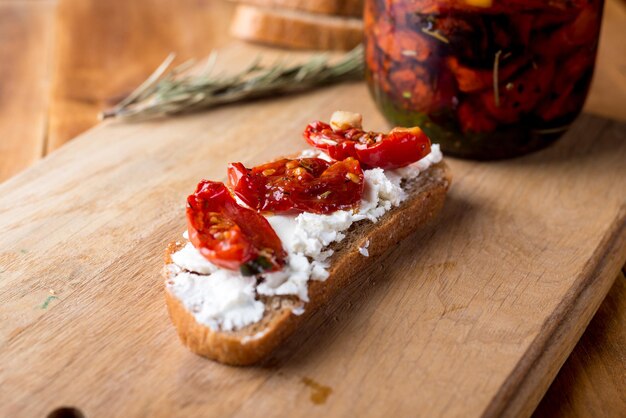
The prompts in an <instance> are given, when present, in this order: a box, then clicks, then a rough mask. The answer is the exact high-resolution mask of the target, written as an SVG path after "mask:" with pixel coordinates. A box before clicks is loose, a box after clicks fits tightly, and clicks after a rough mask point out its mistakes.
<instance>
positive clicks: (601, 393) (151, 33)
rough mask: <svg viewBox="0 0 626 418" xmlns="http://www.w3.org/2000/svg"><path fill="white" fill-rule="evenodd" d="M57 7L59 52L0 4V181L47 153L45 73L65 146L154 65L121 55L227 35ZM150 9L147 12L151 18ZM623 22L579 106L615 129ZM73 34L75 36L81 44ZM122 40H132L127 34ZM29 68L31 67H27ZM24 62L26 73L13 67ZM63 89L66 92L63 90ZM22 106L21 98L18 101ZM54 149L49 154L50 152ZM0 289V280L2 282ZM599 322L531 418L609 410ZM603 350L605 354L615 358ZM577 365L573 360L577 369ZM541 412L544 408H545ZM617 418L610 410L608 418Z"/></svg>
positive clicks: (35, 20)
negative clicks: (52, 61)
mask: <svg viewBox="0 0 626 418" xmlns="http://www.w3.org/2000/svg"><path fill="white" fill-rule="evenodd" d="M58 2H59V3H61V6H62V7H61V8H60V10H64V11H63V12H59V13H57V17H58V19H57V20H58V21H57V22H55V23H56V25H55V26H56V29H57V30H56V32H57V33H58V32H63V33H65V34H66V37H67V38H70V39H69V40H68V39H66V43H65V44H64V45H61V46H62V47H60V46H59V45H58V44H59V42H57V43H56V45H55V43H53V42H52V39H53V37H52V36H50V32H51V29H52V26H53V25H52V24H51V19H52V15H54V12H53V8H54V5H55V3H57V2H55V1H48V0H33V1H29V2H20V1H13V0H0V62H2V63H12V65H15V66H17V67H19V68H20V70H19V71H10V72H9V70H11V69H12V68H11V67H10V66H7V65H4V64H3V65H0V73H1V74H2V77H0V109H1V111H0V127H1V129H0V182H1V181H2V180H3V179H5V178H8V177H10V176H11V175H12V174H14V173H15V172H18V171H20V170H22V169H23V168H25V167H27V166H29V165H30V164H31V163H32V162H33V161H35V160H36V159H38V158H40V157H41V156H42V155H43V153H45V152H46V150H47V148H48V146H47V145H46V142H47V138H48V135H47V133H46V124H47V121H46V119H45V117H44V116H45V112H46V109H45V107H46V106H45V102H46V101H47V96H46V95H45V94H44V93H45V89H46V78H50V69H51V68H52V69H53V70H54V71H53V72H54V73H56V75H55V76H53V77H52V78H53V79H54V80H55V83H59V87H55V91H56V96H55V97H53V98H52V99H51V102H52V107H53V115H52V116H53V119H56V120H57V121H58V122H57V123H51V124H50V125H51V132H52V137H54V138H57V139H55V140H54V141H53V142H54V143H61V142H65V141H67V140H68V139H70V138H71V137H72V136H73V135H74V133H76V132H80V131H82V130H84V129H86V128H87V127H89V126H91V124H93V123H96V117H95V114H96V113H97V111H98V110H100V109H101V106H103V103H107V102H109V103H110V102H113V101H115V100H116V99H117V98H118V97H121V96H122V95H123V94H125V93H126V92H127V90H128V89H129V88H130V87H132V86H133V85H134V83H137V82H139V81H140V80H141V79H142V78H143V77H144V76H145V75H147V73H148V72H149V71H151V70H152V66H151V65H152V64H150V65H147V64H146V65H145V67H144V69H143V70H142V71H145V73H144V74H140V73H139V71H137V72H134V73H132V74H131V72H129V69H128V68H127V67H128V66H127V65H126V64H128V62H127V61H128V56H129V53H128V52H127V51H132V54H134V57H135V58H134V61H136V63H135V64H133V65H132V68H134V69H137V68H138V67H140V66H141V64H140V63H141V62H144V61H145V60H154V61H155V62H158V61H159V60H160V57H157V56H156V55H158V52H156V53H155V52H154V50H155V49H158V46H157V47H155V46H154V39H155V37H156V38H159V39H160V41H161V42H162V43H163V44H171V45H172V49H174V50H177V51H178V52H179V53H181V52H182V53H183V55H184V54H189V55H190V56H191V55H193V56H201V55H203V54H204V51H205V48H211V47H213V46H217V45H220V44H222V43H223V42H224V41H225V38H226V37H225V36H224V35H225V33H226V31H225V30H224V31H223V32H222V31H221V29H220V28H225V27H226V26H227V21H228V15H229V13H230V11H231V10H230V5H228V4H226V3H223V2H221V1H219V0H214V1H210V0H206V2H205V3H206V6H207V7H208V10H209V11H210V13H207V14H206V15H204V14H203V13H202V9H200V8H199V7H198V5H199V4H201V3H202V4H204V3H203V2H195V1H192V0H183V1H179V2H177V7H178V8H177V10H176V11H172V10H171V8H169V9H168V6H167V4H165V5H164V4H160V3H158V2H156V1H155V0H152V1H149V2H142V3H141V5H142V7H144V8H145V9H144V10H138V9H134V11H133V8H134V7H140V6H132V5H126V4H125V3H126V2H121V1H117V0H111V1H110V2H107V3H109V4H111V5H113V4H115V5H116V6H115V7H116V10H118V13H111V9H108V11H109V12H108V14H106V13H103V12H102V8H103V7H105V8H106V6H103V5H100V6H98V4H97V3H101V2H98V1H96V0H84V1H80V2H78V1H77V0H59V1H58ZM74 3H76V5H74ZM78 3H80V4H78ZM118 3H120V4H118ZM111 7H113V6H111ZM150 8H151V9H153V10H152V11H151V10H149V9H150ZM164 8H165V9H166V10H168V12H167V13H169V14H177V13H181V14H182V15H183V16H189V15H191V14H193V13H197V14H200V15H202V16H203V18H206V19H207V22H208V23H207V24H206V25H203V24H202V22H199V19H198V20H195V19H193V18H191V19H189V20H188V22H189V24H188V25H181V24H175V25H173V27H174V28H175V29H174V30H171V31H168V34H167V36H161V34H163V33H164V31H165V30H166V29H163V28H161V26H165V25H167V19H160V18H159V17H158V16H159V15H160V16H163V13H160V10H163V9H164ZM189 10H191V12H190V11H189ZM205 10H206V9H205ZM88 11H89V12H90V13H88ZM105 11H106V10H105ZM129 14H132V16H129ZM137 15H143V16H145V18H146V19H151V20H150V22H151V23H152V24H144V25H142V24H141V22H139V23H136V22H135V24H138V25H140V26H141V28H142V31H143V32H142V33H143V37H135V39H134V41H133V42H130V43H126V42H125V36H127V35H128V32H129V31H128V27H129V26H127V25H125V24H124V22H128V21H133V16H134V19H135V20H137ZM104 17H106V19H108V20H112V22H111V23H110V25H106V24H103V23H102V20H103V19H104ZM173 19H174V20H175V19H176V16H173ZM625 22H626V6H625V2H624V1H623V0H607V5H606V9H605V18H604V24H603V29H602V37H601V42H600V52H599V57H598V65H597V70H596V77H595V79H594V83H593V87H592V90H591V93H590V97H589V99H588V102H587V106H586V109H587V111H589V112H592V113H595V114H600V115H606V116H608V117H614V118H619V119H622V120H626V113H625V111H626V106H625V104H626V71H625V69H626V63H625V61H624V60H626V51H625V45H624V43H623V42H622V39H623V33H624V32H623V27H624V24H625ZM81 28H82V29H81ZM85 28H87V29H88V32H87V31H86V30H85ZM211 28H214V30H213V32H210V33H209V34H208V35H207V32H208V31H210V29H211ZM74 31H79V32H80V33H81V34H80V36H79V35H78V33H75V32H74ZM130 32H132V31H130ZM22 34H23V36H22ZM16 35H19V36H16ZM130 36H133V33H131V34H130ZM204 37H206V44H205V43H204V42H202V39H203V38H204ZM194 39H195V40H196V41H194ZM197 40H199V41H197ZM141 44H146V45H148V44H150V45H151V46H149V47H146V48H143V47H142V46H137V45H141ZM190 44H193V45H194V46H193V48H197V50H193V48H191V47H189V45H190ZM53 45H54V46H55V48H54V49H56V52H55V53H54V56H55V58H56V59H57V65H55V66H54V67H51V66H50V65H49V64H46V62H48V60H49V57H50V56H51V55H53V54H52V51H51V48H50V47H51V46H53ZM144 51H145V54H144ZM167 52H169V50H167V51H164V52H163V54H166V53H167ZM62 55H66V56H65V57H64V56H62ZM72 56H75V57H72ZM80 56H85V57H90V58H88V59H80V58H78V57H80ZM124 60H126V62H125V61H124ZM33 61H34V62H35V64H34V67H31V64H32V63H33ZM23 62H28V63H29V64H28V65H22V64H20V63H23ZM78 64H80V65H79V66H77V67H76V68H74V67H73V65H78ZM114 71H121V72H123V73H125V74H126V77H128V80H129V81H128V83H124V82H123V79H122V77H119V78H116V77H110V75H111V73H112V72H114ZM64 72H67V77H64V76H63V74H60V73H64ZM7 73H8V74H9V76H8V77H7V76H6V74H7ZM82 73H91V76H90V77H84V76H82V75H81V74H82ZM72 78H76V79H79V80H81V82H80V83H74V85H72V83H71V80H72ZM89 80H91V82H89ZM120 80H122V82H120ZM64 89H67V90H66V91H64ZM7 92H10V95H11V96H10V97H11V98H10V100H6V99H5V98H6V96H7ZM15 92H17V93H15ZM27 92H28V93H27ZM103 92H104V93H103ZM24 97H27V98H28V99H26V100H22V99H23V98H24ZM7 109H9V110H7ZM15 109H17V111H16V110H15ZM16 133H17V134H16ZM54 147H55V146H54V145H53V146H52V147H50V148H54ZM0 265H2V263H0ZM1 270H2V268H1V267H0V271H1ZM1 280H2V274H1V273H0V281H1ZM611 292H612V293H615V292H616V288H615V287H614V288H613V289H612V291H611ZM46 298H47V297H46ZM611 300H612V301H613V302H612V303H611ZM44 301H45V299H44ZM55 302H56V299H54V298H52V299H50V302H49V304H50V306H52V305H53V304H54V303H55ZM602 309H604V312H605V314H604V315H603V317H602V318H610V317H615V318H624V316H623V315H624V314H623V313H624V312H625V311H626V298H624V297H621V298H620V297H617V296H615V295H614V296H613V297H612V299H611V298H608V299H607V301H606V302H605V303H604V305H603V308H602ZM601 312H602V310H601ZM620 315H622V316H620ZM602 323H603V322H600V321H594V323H592V325H591V326H590V329H589V331H588V334H589V335H591V336H592V337H589V339H588V340H587V341H588V342H587V343H586V344H584V345H583V342H584V341H585V340H584V339H583V341H581V344H580V346H578V347H577V348H576V350H575V352H574V354H573V356H572V359H570V360H569V361H568V363H566V364H565V366H564V369H563V371H562V372H561V374H560V375H559V376H558V377H557V379H556V381H555V383H554V385H553V387H552V388H551V392H549V393H548V397H549V398H550V400H549V401H544V402H543V403H542V405H540V408H539V410H538V413H539V414H540V413H541V411H542V410H543V411H547V414H545V413H544V415H538V416H552V415H554V414H555V408H557V407H558V406H561V405H562V406H563V410H564V411H567V414H568V415H571V416H586V415H587V410H586V409H585V408H584V407H585V405H588V404H589V403H590V402H591V403H593V402H596V401H598V400H603V399H606V400H607V401H606V402H603V403H602V404H603V405H605V406H607V405H611V402H610V399H609V398H610V394H612V393H615V391H616V386H615V380H614V379H607V378H602V376H606V370H611V369H614V370H618V371H619V370H620V368H619V365H620V364H621V365H623V364H624V358H626V349H625V348H624V344H621V345H620V342H623V339H620V338H623V335H624V333H625V329H626V328H625V327H624V324H625V323H626V322H625V320H624V319H622V320H621V321H617V323H616V324H617V325H615V326H611V327H609V326H602ZM596 327H601V329H602V330H603V332H602V333H601V335H598V333H597V332H596V333H594V332H593V330H594V329H596ZM604 330H610V332H608V331H607V332H606V333H604ZM606 347H613V349H608V348H606ZM577 354H578V357H577ZM577 358H578V359H579V360H576V359H577ZM589 358H593V359H594V361H588V360H587V359H589ZM573 361H575V366H574V367H575V369H574V372H569V371H568V370H571V367H569V368H568V366H569V364H570V363H569V362H573ZM616 365H617V366H618V367H617V368H616ZM622 370H623V367H622ZM581 375H584V376H585V379H582V378H580V376H581ZM546 405H548V407H547V408H546ZM615 414H616V412H615V411H614V413H613V415H615ZM609 415H610V414H609Z"/></svg>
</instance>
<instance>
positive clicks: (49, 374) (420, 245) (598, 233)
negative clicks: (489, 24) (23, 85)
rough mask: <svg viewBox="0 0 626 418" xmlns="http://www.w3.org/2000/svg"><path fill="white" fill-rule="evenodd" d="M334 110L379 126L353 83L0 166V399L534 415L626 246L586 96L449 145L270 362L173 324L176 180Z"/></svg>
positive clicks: (209, 409) (167, 410)
mask: <svg viewBox="0 0 626 418" xmlns="http://www.w3.org/2000/svg"><path fill="white" fill-rule="evenodd" d="M229 54H230V56H229V57H228V59H227V62H228V63H229V64H231V65H233V66H235V65H237V66H239V65H241V64H242V63H243V62H244V61H246V60H249V59H250V58H251V54H250V51H249V50H248V49H246V48H232V49H231V50H230V52H229ZM227 55H228V54H227ZM336 109H348V110H354V111H359V112H362V113H363V114H364V117H365V121H366V125H367V126H368V127H370V128H372V129H386V125H385V123H384V121H383V119H382V117H381V116H380V115H379V114H378V113H377V111H376V110H375V107H374V104H373V102H372V101H371V99H370V98H369V96H368V94H367V91H366V87H365V86H364V85H363V84H362V83H354V84H344V85H341V86H336V87H331V88H326V89H322V90H318V91H316V92H313V93H308V94H303V95H299V96H295V97H289V98H277V99H272V100H266V101H257V102H253V103H248V104H244V105H237V106H229V107H224V108H220V109H217V110H213V111H210V112H206V113H201V114H197V115H193V116H184V117H179V118H175V119H168V120H159V121H152V122H146V123H118V122H113V123H106V124H103V125H101V126H99V127H97V128H95V129H93V130H91V131H89V132H88V133H86V134H84V135H83V136H81V137H80V138H78V139H77V140H75V141H73V142H72V143H70V144H69V145H67V146H65V147H63V148H62V149H61V150H59V151H57V152H55V153H53V154H52V155H51V156H50V157H48V158H46V159H45V160H43V161H42V162H41V163H39V164H37V165H35V166H34V167H33V168H31V169H29V170H28V171H26V172H24V173H22V174H21V175H19V176H17V177H14V178H13V179H11V180H10V181H8V182H6V183H4V184H2V185H0V242H1V246H0V387H1V388H2V390H0V416H10V417H45V416H46V415H47V414H48V413H50V412H51V411H53V410H55V409H56V408H59V407H62V406H70V407H74V408H76V409H77V410H80V411H82V413H83V414H84V415H85V416H86V417H88V418H92V417H111V416H124V417H130V416H132V417H144V416H145V417H160V416H163V417H172V416H185V417H193V416H203V417H204V416H220V417H221V416H230V415H237V416H263V417H267V416H285V415H287V414H289V415H292V416H368V415H369V416H381V415H389V416H425V417H436V416H463V417H469V416H499V415H504V416H524V415H529V414H530V413H531V412H532V410H533V408H534V406H535V405H536V404H537V402H538V401H539V399H540V398H541V396H542V394H543V393H544V392H545V390H546V388H547V387H548V385H549V383H550V382H551V380H552V379H553V377H554V376H555V374H556V372H557V371H558V369H559V367H560V366H561V364H562V363H563V361H564V360H565V358H566V357H567V355H568V354H569V352H570V351H571V349H572V347H573V346H574V344H575V342H576V341H577V339H578V338H579V336H580V335H581V333H582V331H583V330H584V328H585V327H586V325H587V324H588V322H589V320H590V318H591V317H592V315H593V313H594V312H595V311H596V309H597V307H598V306H599V304H600V302H601V301H602V299H603V298H604V296H605V295H606V293H607V291H608V290H609V288H610V286H611V284H612V281H613V279H614V278H615V277H616V275H617V272H618V271H619V269H620V267H621V266H622V265H623V264H624V262H626V125H624V124H621V123H617V122H612V121H609V120H605V119H601V118H598V117H592V116H589V115H583V116H582V117H581V118H579V120H578V121H577V122H576V123H575V124H574V126H573V127H572V129H571V130H570V131H569V133H568V134H567V135H566V136H565V137H564V138H563V139H562V140H561V141H560V142H558V143H557V144H556V145H554V146H553V147H551V148H549V149H547V150H544V151H541V152H538V153H536V154H533V155H530V156H526V157H522V158H518V159H514V160H509V161H502V162H491V163H477V162H470V161H461V160H455V159H452V158H448V162H449V164H450V166H451V168H452V170H453V174H454V184H453V186H452V188H451V190H450V194H449V199H448V201H447V203H446V206H445V209H444V211H443V213H442V215H441V216H440V218H439V220H438V222H437V224H436V225H433V226H430V227H428V228H426V229H424V230H422V231H419V232H417V233H416V234H415V235H413V236H412V238H410V239H407V240H406V241H405V242H403V243H401V244H400V245H398V246H397V248H393V249H391V250H390V252H389V253H388V254H386V255H385V256H384V257H382V258H381V259H379V260H378V261H377V262H376V263H375V265H374V266H373V268H372V269H370V270H369V271H366V272H356V274H361V275H362V285H361V286H360V287H359V288H357V289H350V290H349V291H348V292H346V294H345V295H342V297H341V298H340V300H339V301H338V302H337V303H335V304H333V306H331V307H329V309H328V310H327V311H326V312H323V313H322V314H320V315H318V316H316V317H315V318H314V320H313V321H312V322H311V325H310V326H309V327H307V329H305V330H303V332H302V333H301V334H299V335H298V336H296V337H295V338H294V339H293V340H292V341H291V342H290V344H288V346H287V347H285V349H284V350H281V352H279V353H277V354H276V355H275V357H274V358H273V360H272V361H271V362H270V363H269V364H268V365H266V366H264V367H251V368H233V367H228V366H222V365H219V364H216V363H213V362H211V361H208V360H205V359H202V358H200V357H197V356H195V355H193V354H191V353H190V352H188V351H187V350H186V349H185V348H184V347H183V346H182V345H181V344H180V343H179V342H178V339H177V337H176V334H175V331H174V329H173V327H172V326H171V324H170V322H169V320H168V318H167V312H166V309H165V304H164V300H163V290H162V280H161V278H160V277H159V270H160V269H161V266H162V253H163V250H164V248H165V245H166V244H167V242H169V241H171V240H174V239H178V237H179V236H180V234H181V233H182V231H183V230H184V219H183V213H184V199H185V197H186V195H187V194H189V193H190V192H191V191H192V190H193V188H194V186H195V184H196V183H197V181H198V180H199V179H201V178H210V179H222V178H224V176H225V166H226V163H228V162H230V161H242V162H244V163H249V164H254V163H261V162H264V161H267V160H269V159H271V158H273V157H276V156H280V155H284V154H290V153H293V152H295V151H297V150H299V149H301V148H303V147H304V142H303V141H302V140H301V138H300V133H301V131H302V129H303V127H304V126H305V124H306V123H307V122H309V121H311V120H314V119H327V118H328V117H329V115H330V113H331V112H332V111H334V110H336Z"/></svg>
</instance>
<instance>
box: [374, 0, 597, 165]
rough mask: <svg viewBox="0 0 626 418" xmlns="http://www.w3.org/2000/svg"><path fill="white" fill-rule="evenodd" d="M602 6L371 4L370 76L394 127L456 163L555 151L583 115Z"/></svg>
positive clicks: (583, 2) (579, 2)
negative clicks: (421, 134) (422, 137)
mask: <svg viewBox="0 0 626 418" xmlns="http://www.w3.org/2000/svg"><path fill="white" fill-rule="evenodd" d="M603 3H604V1H603V0H366V6H365V16H364V19H365V48H366V53H365V55H366V78H367V81H368V85H369V88H370V91H371V93H372V95H373V97H374V99H375V101H376V103H377V105H378V107H379V108H380V110H381V111H382V112H383V114H384V115H385V117H386V118H387V120H388V121H389V122H390V123H392V124H393V125H401V126H414V125H418V126H420V127H422V129H423V130H424V131H425V132H426V133H427V134H428V135H429V136H430V137H431V139H432V140H433V142H438V143H440V144H441V146H442V149H443V150H444V151H445V152H447V153H449V154H452V155H456V156H459V157H466V158H474V159H496V158H507V157H513V156H516V155H521V154H525V153H528V152H531V151H534V150H537V149H540V148H543V147H545V146H547V145H548V144H550V143H552V142H553V141H554V140H556V139H557V138H559V137H560V136H561V135H562V134H563V133H564V132H565V131H566V130H567V129H568V127H569V126H570V124H571V123H572V122H573V121H574V119H575V118H576V117H577V116H578V114H579V113H580V111H581V109H582V107H583V104H584V101H585V98H586V95H587V91H588V89H589V84H590V82H591V77H592V75H593V68H594V62H595V57H596V50H597V44H598V35H599V30H600V21H601V17H602V6H603Z"/></svg>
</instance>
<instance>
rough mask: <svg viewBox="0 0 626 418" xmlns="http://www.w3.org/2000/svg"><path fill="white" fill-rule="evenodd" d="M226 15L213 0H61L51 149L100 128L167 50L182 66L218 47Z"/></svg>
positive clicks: (224, 8) (224, 38)
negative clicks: (107, 112)
mask: <svg viewBox="0 0 626 418" xmlns="http://www.w3.org/2000/svg"><path fill="white" fill-rule="evenodd" d="M231 9H232V4H229V3H226V2H223V1H211V0H177V1H169V0H142V1H85V0H60V1H59V6H58V8H57V12H56V38H55V50H54V52H55V58H56V60H55V65H54V68H53V74H52V96H51V109H50V127H49V141H48V142H49V148H50V149H51V150H54V149H57V148H58V147H60V146H61V145H63V144H64V143H66V142H67V141H69V140H70V139H72V138H74V137H75V136H76V135H78V134H79V133H81V132H84V131H85V130H87V129H88V128H90V127H92V126H94V125H95V124H97V123H98V122H99V120H98V113H99V112H100V111H101V110H103V109H105V108H106V107H110V106H112V105H113V104H115V103H117V102H119V101H120V100H121V99H122V98H124V96H126V95H127V94H128V93H130V92H131V91H132V89H134V88H135V87H136V86H137V85H139V84H140V83H141V82H142V81H143V80H144V79H145V78H146V77H147V76H148V75H149V74H150V73H151V72H152V71H153V70H154V69H155V68H156V67H157V66H158V65H159V64H160V63H161V62H162V61H163V60H164V59H165V58H166V57H167V55H168V54H169V53H170V52H175V53H176V54H177V62H182V61H184V60H187V59H189V58H203V57H205V56H207V55H208V54H209V52H210V51H211V50H212V49H213V48H218V47H220V46H221V45H223V44H224V43H225V42H226V41H227V40H228V23H229V15H230V11H231Z"/></svg>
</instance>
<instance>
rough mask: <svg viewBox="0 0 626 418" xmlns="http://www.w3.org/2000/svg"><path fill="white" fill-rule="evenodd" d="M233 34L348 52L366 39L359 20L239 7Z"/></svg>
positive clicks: (297, 45) (295, 47)
mask: <svg viewBox="0 0 626 418" xmlns="http://www.w3.org/2000/svg"><path fill="white" fill-rule="evenodd" d="M230 32H231V34H232V35H233V36H234V37H236V38H239V39H243V40H246V41H252V42H260V43H265V44H270V45H277V46H282V47H285V48H292V49H319V50H348V49H352V48H354V47H355V46H357V45H358V44H359V43H360V42H361V40H362V39H363V24H362V21H361V20H359V19H348V18H339V17H329V16H323V15H313V14H307V13H297V12H291V13H284V12H278V11H277V10H276V9H267V8H260V7H254V6H248V5H239V6H237V9H236V11H235V15H234V17H233V20H232V23H231V26H230Z"/></svg>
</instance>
